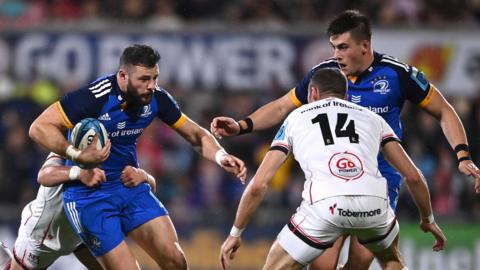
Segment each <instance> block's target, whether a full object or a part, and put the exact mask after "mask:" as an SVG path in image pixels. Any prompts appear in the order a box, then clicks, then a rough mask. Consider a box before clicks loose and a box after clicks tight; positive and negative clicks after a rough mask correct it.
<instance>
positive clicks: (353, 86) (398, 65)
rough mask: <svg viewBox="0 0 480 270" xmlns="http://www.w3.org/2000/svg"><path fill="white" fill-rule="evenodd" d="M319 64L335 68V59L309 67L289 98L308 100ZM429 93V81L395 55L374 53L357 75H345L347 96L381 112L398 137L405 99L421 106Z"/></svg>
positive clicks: (299, 103)
mask: <svg viewBox="0 0 480 270" xmlns="http://www.w3.org/2000/svg"><path fill="white" fill-rule="evenodd" d="M321 68H339V66H338V63H337V61H336V60H335V59H328V60H326V61H324V62H322V63H320V64H319V65H317V66H315V67H313V68H312V69H311V70H310V72H309V73H308V74H307V75H306V76H305V77H304V78H303V79H302V80H301V81H300V82H299V83H298V84H297V86H296V87H295V89H293V90H292V92H291V98H292V100H293V102H294V103H295V104H296V105H297V106H300V105H302V104H306V103H308V101H307V96H308V84H309V82H310V79H311V77H312V76H313V74H314V73H315V71H317V70H318V69H321ZM432 94H433V91H432V85H431V84H430V83H429V81H428V80H427V79H426V78H425V76H424V75H423V73H422V72H421V71H419V70H418V69H417V68H415V67H412V66H409V65H407V64H404V63H402V62H399V61H398V60H397V59H395V58H393V57H391V56H388V55H385V54H379V53H376V52H375V53H374V60H373V63H372V65H371V66H370V67H369V68H367V70H365V71H364V72H363V73H362V74H360V75H359V76H357V77H353V76H349V77H348V90H347V95H348V100H349V101H351V102H353V103H356V104H358V105H360V106H363V107H366V108H368V109H370V110H371V111H373V112H375V113H377V114H379V115H380V116H382V117H383V118H384V119H385V121H387V123H388V124H389V125H390V126H391V127H392V129H393V131H395V134H396V135H397V137H398V138H399V139H401V138H402V124H401V122H400V112H401V109H402V106H403V103H404V102H405V100H409V101H411V102H412V103H414V104H419V105H420V106H425V105H427V104H428V102H429V101H430V98H431V95H432Z"/></svg>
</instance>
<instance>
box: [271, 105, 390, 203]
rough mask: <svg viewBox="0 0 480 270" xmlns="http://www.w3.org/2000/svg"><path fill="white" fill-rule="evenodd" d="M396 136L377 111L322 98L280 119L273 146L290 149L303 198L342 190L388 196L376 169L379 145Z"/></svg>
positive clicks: (340, 193) (384, 180) (338, 193)
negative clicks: (301, 180) (298, 171)
mask: <svg viewBox="0 0 480 270" xmlns="http://www.w3.org/2000/svg"><path fill="white" fill-rule="evenodd" d="M390 140H398V138H397V137H396V135H395V133H394V132H393V130H392V129H391V128H390V126H389V125H388V124H387V122H385V120H383V119H382V118H381V117H380V116H378V115H377V114H375V113H373V112H371V111H369V110H368V109H365V108H363V107H361V106H358V105H356V104H354V103H351V102H348V101H345V100H342V99H338V98H327V99H322V100H319V101H316V102H312V103H310V104H306V105H303V106H301V107H299V108H297V109H296V110H294V111H293V112H291V113H290V115H289V116H288V117H287V118H286V119H285V121H284V123H283V125H282V127H281V128H280V129H279V131H278V132H277V135H276V136H275V138H274V140H273V142H272V148H273V149H276V150H281V151H284V152H286V153H293V155H294V157H295V159H296V160H297V161H298V163H299V164H300V166H301V168H302V170H303V172H304V174H305V178H306V181H305V185H304V190H303V193H302V197H303V199H304V200H306V201H309V202H310V203H314V202H316V201H318V200H321V199H324V198H328V197H333V196H342V195H368V196H377V197H381V198H385V199H387V198H388V190H387V181H386V179H385V178H383V177H382V175H381V174H380V172H379V170H378V163H377V155H378V153H379V149H380V145H381V144H383V143H386V142H388V141H390Z"/></svg>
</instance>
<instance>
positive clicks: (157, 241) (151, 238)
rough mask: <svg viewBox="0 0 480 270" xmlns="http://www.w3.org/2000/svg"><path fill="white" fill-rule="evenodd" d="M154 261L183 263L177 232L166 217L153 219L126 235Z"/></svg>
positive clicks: (183, 258)
mask: <svg viewBox="0 0 480 270" xmlns="http://www.w3.org/2000/svg"><path fill="white" fill-rule="evenodd" d="M128 236H129V237H131V238H132V239H133V240H134V241H135V243H137V244H138V245H139V246H140V247H142V248H143V249H144V250H145V252H147V253H148V254H149V255H150V256H151V257H152V258H153V259H155V261H157V262H159V261H162V262H164V261H168V260H170V261H171V260H173V261H178V264H181V262H182V261H185V255H184V253H183V251H182V249H181V247H180V244H179V243H178V237H177V232H176V231H175V227H174V226H173V223H172V220H171V219H170V217H169V216H168V215H165V216H160V217H157V218H154V219H152V220H150V221H148V222H146V223H144V224H142V225H141V226H139V227H138V228H136V229H134V230H133V231H131V232H130V233H129V234H128Z"/></svg>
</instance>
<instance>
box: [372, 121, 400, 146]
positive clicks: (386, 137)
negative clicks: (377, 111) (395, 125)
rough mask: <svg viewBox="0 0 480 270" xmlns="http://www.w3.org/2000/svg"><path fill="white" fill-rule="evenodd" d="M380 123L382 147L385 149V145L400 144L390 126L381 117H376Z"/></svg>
mask: <svg viewBox="0 0 480 270" xmlns="http://www.w3.org/2000/svg"><path fill="white" fill-rule="evenodd" d="M375 116H377V115H375ZM376 118H377V119H378V121H379V123H380V137H381V139H380V145H381V146H382V147H383V146H384V145H385V144H387V143H388V142H391V141H397V142H400V140H399V139H398V137H397V135H395V132H394V131H393V129H392V128H391V127H390V125H389V124H388V123H387V122H386V121H385V120H384V119H383V118H382V117H380V116H378V117H376Z"/></svg>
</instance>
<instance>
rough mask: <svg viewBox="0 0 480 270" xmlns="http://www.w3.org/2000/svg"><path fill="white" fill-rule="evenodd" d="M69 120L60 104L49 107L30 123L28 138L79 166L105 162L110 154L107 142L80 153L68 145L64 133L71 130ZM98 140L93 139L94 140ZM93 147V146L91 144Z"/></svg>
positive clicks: (109, 144)
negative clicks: (98, 148) (100, 146)
mask: <svg viewBox="0 0 480 270" xmlns="http://www.w3.org/2000/svg"><path fill="white" fill-rule="evenodd" d="M72 127H73V125H72V124H71V122H70V120H68V118H67V117H66V116H65V115H63V109H62V107H61V105H60V102H56V103H54V104H52V105H50V106H49V107H48V108H47V109H45V111H43V112H42V114H40V116H38V117H37V118H36V119H35V120H34V121H33V123H32V125H31V126H30V130H29V136H30V138H31V139H32V140H34V141H35V142H36V143H38V144H40V145H41V146H43V147H45V148H46V149H48V150H49V151H52V152H55V153H57V154H59V155H61V156H64V157H67V158H69V159H71V160H73V161H75V162H77V163H80V164H98V163H101V162H103V161H105V160H106V159H107V158H108V156H109V154H110V147H111V143H110V140H107V142H106V143H105V146H104V147H103V148H102V149H100V150H97V149H96V148H95V147H87V148H86V149H84V150H83V151H80V150H78V149H76V148H75V147H73V145H70V144H69V143H68V141H67V139H66V138H65V135H64V134H65V133H66V132H67V130H68V129H69V128H72ZM96 139H98V138H95V140H96ZM93 145H95V144H93Z"/></svg>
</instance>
